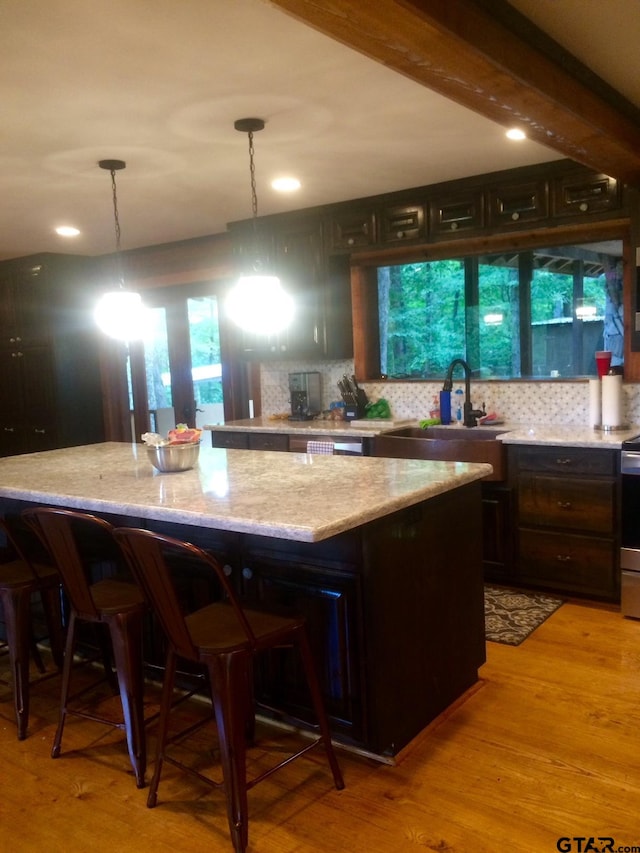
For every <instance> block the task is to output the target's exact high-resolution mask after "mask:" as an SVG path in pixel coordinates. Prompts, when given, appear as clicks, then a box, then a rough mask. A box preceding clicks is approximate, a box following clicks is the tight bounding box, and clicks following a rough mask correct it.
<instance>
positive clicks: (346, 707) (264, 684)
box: [242, 553, 363, 738]
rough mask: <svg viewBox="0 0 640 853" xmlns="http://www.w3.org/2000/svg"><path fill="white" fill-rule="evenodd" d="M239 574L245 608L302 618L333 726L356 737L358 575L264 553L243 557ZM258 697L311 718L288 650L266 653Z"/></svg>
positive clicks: (302, 683) (359, 723)
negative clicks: (262, 608) (264, 609)
mask: <svg viewBox="0 0 640 853" xmlns="http://www.w3.org/2000/svg"><path fill="white" fill-rule="evenodd" d="M242 574H243V589H244V598H245V601H246V603H247V605H248V606H254V607H255V606H257V607H261V606H262V607H265V608H266V609H268V610H270V611H275V612H281V613H283V614H286V615H288V614H297V615H302V616H304V617H305V619H306V620H307V625H308V628H309V634H310V638H311V646H312V650H313V654H314V658H315V660H316V663H317V666H318V669H319V676H320V683H321V688H322V693H323V697H324V701H325V704H326V708H327V713H328V714H329V717H330V718H331V725H332V728H335V729H339V730H341V731H343V732H345V733H347V734H349V735H350V736H352V737H354V738H360V737H361V735H362V731H363V721H362V708H361V678H360V672H359V667H358V659H359V656H360V651H359V631H358V627H359V616H358V613H359V599H360V595H359V579H358V577H357V576H356V575H352V574H349V573H342V572H332V571H330V570H329V569H324V568H321V567H318V566H305V565H302V564H300V563H295V564H292V565H289V566H288V565H287V563H286V561H284V560H281V559H280V557H279V556H278V557H275V556H274V557H271V556H270V555H268V554H264V553H263V554H258V553H253V554H252V553H249V554H247V555H246V557H245V561H244V568H243V572H242ZM257 698H258V701H260V700H262V701H263V702H265V704H267V705H272V706H274V707H278V708H284V709H286V710H287V711H289V712H290V713H293V714H295V715H298V716H300V717H302V719H307V720H312V719H313V712H312V711H311V710H310V709H311V705H310V699H309V696H308V691H307V688H306V681H305V678H304V674H303V672H302V668H301V664H300V661H299V658H298V656H297V655H295V654H294V653H293V652H292V650H291V649H281V650H276V651H273V652H271V653H270V654H269V655H268V657H267V658H266V660H265V661H264V663H263V666H262V669H260V670H259V671H258V672H257Z"/></svg>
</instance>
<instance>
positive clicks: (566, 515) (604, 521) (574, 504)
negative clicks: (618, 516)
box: [518, 473, 616, 534]
mask: <svg viewBox="0 0 640 853" xmlns="http://www.w3.org/2000/svg"><path fill="white" fill-rule="evenodd" d="M615 487H616V484H615V482H614V481H613V480H588V479H582V478H577V477H576V478H572V477H566V478H560V477H546V476H541V475H540V474H527V473H523V474H521V475H520V481H519V486H518V507H519V511H520V524H527V525H535V526H542V527H560V528H570V529H573V530H586V531H589V532H590V533H600V534H607V533H609V534H610V533H612V531H613V527H614V517H615Z"/></svg>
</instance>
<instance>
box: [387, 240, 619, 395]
mask: <svg viewBox="0 0 640 853" xmlns="http://www.w3.org/2000/svg"><path fill="white" fill-rule="evenodd" d="M621 255H622V246H621V243H620V242H619V241H610V242H607V243H601V244H597V245H596V244H589V245H581V246H560V247H553V248H546V249H536V250H531V251H526V252H504V253H501V254H495V255H484V256H473V257H467V258H458V259H450V260H437V261H425V262H421V263H411V264H401V265H397V266H387V267H381V268H379V269H378V316H379V335H380V372H381V373H382V374H383V375H386V376H387V377H388V378H389V379H440V378H442V376H443V375H444V373H445V371H446V369H447V366H448V365H449V363H450V362H451V361H452V359H454V358H465V359H466V361H468V363H469V364H470V366H471V368H472V370H473V372H474V375H475V376H476V377H477V378H481V379H509V378H544V377H565V378H567V377H577V376H584V375H588V374H595V372H596V371H595V358H594V354H595V352H596V351H597V350H600V349H607V350H611V351H612V353H613V357H612V364H613V365H617V364H622V360H623V324H622V257H621Z"/></svg>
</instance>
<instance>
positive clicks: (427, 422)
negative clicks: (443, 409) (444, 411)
mask: <svg viewBox="0 0 640 853" xmlns="http://www.w3.org/2000/svg"><path fill="white" fill-rule="evenodd" d="M419 423H420V429H426V428H427V427H430V426H437V425H438V424H439V423H440V418H425V419H424V420H422V421H419Z"/></svg>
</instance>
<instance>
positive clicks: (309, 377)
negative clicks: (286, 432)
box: [289, 370, 322, 421]
mask: <svg viewBox="0 0 640 853" xmlns="http://www.w3.org/2000/svg"><path fill="white" fill-rule="evenodd" d="M289 394H290V395H291V414H290V415H289V420H290V421H310V420H311V419H312V418H315V417H316V415H319V414H320V412H321V411H322V403H321V399H322V398H321V393H320V373H319V372H318V371H317V370H314V371H308V372H306V373H290V374H289Z"/></svg>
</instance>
